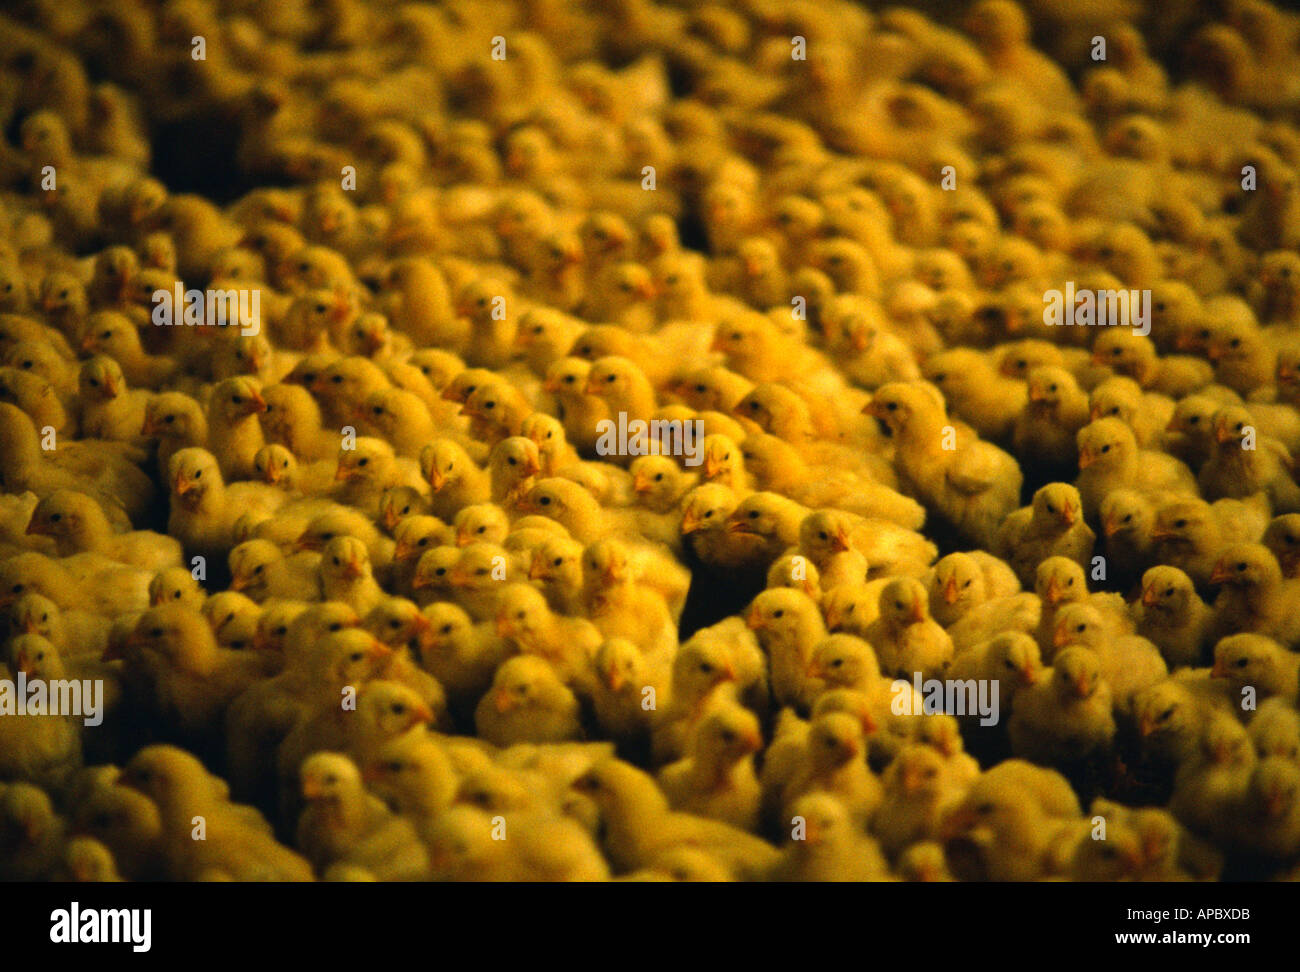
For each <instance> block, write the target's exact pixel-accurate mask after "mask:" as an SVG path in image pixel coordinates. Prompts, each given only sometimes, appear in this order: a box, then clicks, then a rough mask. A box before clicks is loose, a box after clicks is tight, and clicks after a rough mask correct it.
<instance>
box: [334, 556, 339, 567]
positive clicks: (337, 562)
mask: <svg viewBox="0 0 1300 972" xmlns="http://www.w3.org/2000/svg"><path fill="white" fill-rule="evenodd" d="M338 565H339V559H338V557H335V558H334V566H335V567H337V566H338Z"/></svg>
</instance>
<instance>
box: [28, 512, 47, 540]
mask: <svg viewBox="0 0 1300 972" xmlns="http://www.w3.org/2000/svg"><path fill="white" fill-rule="evenodd" d="M25 532H26V534H27V536H29V537H36V536H41V537H48V536H49V535H50V531H49V530H48V529H46V525H45V521H43V520H42V519H41V518H40V517H37V516H33V517H32V518H31V521H30V522H28V524H27V530H26V531H25Z"/></svg>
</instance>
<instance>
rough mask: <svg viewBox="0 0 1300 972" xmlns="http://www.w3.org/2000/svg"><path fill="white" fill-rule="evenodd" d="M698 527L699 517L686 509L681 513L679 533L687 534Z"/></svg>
mask: <svg viewBox="0 0 1300 972" xmlns="http://www.w3.org/2000/svg"><path fill="white" fill-rule="evenodd" d="M699 528H700V518H699V517H698V516H696V515H695V514H694V513H692V512H691V511H690V510H687V511H686V512H685V513H683V514H682V523H681V534H682V536H689V535H690V534H692V533H694V532H695V531H697V530H698V529H699Z"/></svg>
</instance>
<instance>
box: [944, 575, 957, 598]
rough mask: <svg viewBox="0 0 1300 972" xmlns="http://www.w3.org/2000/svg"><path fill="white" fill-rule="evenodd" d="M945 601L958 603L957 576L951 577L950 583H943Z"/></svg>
mask: <svg viewBox="0 0 1300 972" xmlns="http://www.w3.org/2000/svg"><path fill="white" fill-rule="evenodd" d="M943 602H944V603H945V604H956V603H957V578H955V577H949V578H948V583H946V584H944V585H943Z"/></svg>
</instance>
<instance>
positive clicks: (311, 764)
mask: <svg viewBox="0 0 1300 972" xmlns="http://www.w3.org/2000/svg"><path fill="white" fill-rule="evenodd" d="M359 708H360V703H358V709H359ZM298 779H299V788H300V790H301V793H302V798H303V799H304V800H306V801H307V802H308V803H310V804H316V805H320V806H333V807H339V806H344V805H347V804H350V803H352V802H353V801H355V800H357V799H359V798H360V796H361V793H362V789H363V784H362V782H361V771H360V770H359V769H357V765H356V763H354V762H352V760H350V759H348V757H347V756H344V755H343V754H342V753H329V752H319V753H312V754H311V755H310V756H308V757H307V758H306V759H305V760H303V761H302V765H301V766H299V767H298Z"/></svg>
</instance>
